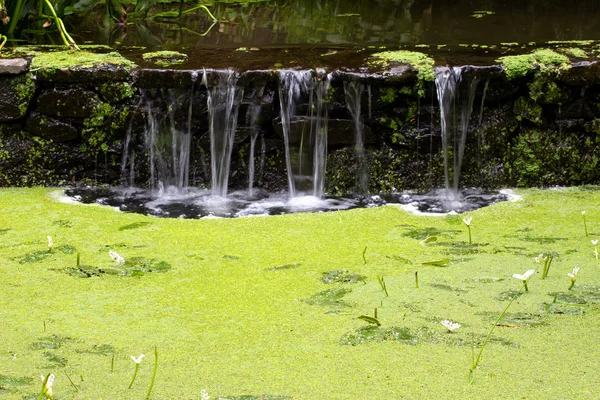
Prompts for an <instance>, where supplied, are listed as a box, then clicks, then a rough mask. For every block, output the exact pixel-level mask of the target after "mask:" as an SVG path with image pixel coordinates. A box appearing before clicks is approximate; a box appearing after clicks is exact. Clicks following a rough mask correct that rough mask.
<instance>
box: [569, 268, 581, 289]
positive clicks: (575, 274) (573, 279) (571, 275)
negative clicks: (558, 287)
mask: <svg viewBox="0 0 600 400" xmlns="http://www.w3.org/2000/svg"><path fill="white" fill-rule="evenodd" d="M578 272H579V267H575V268H573V272H569V273H568V274H567V276H568V277H569V278H570V279H571V286H569V290H571V289H573V286H575V281H576V280H577V273H578Z"/></svg>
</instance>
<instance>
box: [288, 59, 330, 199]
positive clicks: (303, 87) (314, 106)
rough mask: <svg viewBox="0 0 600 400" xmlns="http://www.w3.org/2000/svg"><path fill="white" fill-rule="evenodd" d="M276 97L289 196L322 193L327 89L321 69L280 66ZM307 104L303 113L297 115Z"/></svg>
mask: <svg viewBox="0 0 600 400" xmlns="http://www.w3.org/2000/svg"><path fill="white" fill-rule="evenodd" d="M279 73H280V85H279V99H280V104H281V124H282V129H283V138H284V144H285V159H286V169H287V176H288V186H289V193H290V197H295V196H296V195H298V194H309V195H312V196H315V197H321V196H322V195H323V191H324V188H325V167H326V158H327V93H328V90H329V85H330V82H331V76H330V75H326V74H325V73H324V71H317V74H316V75H315V74H314V73H313V71H293V70H282V71H280V72H279ZM300 106H306V112H305V113H304V115H298V113H299V110H300V108H301V107H300Z"/></svg>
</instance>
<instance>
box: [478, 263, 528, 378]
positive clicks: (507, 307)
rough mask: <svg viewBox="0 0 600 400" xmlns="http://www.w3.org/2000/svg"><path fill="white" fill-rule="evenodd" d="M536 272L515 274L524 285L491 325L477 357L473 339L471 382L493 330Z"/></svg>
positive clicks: (514, 276)
mask: <svg viewBox="0 0 600 400" xmlns="http://www.w3.org/2000/svg"><path fill="white" fill-rule="evenodd" d="M534 273H535V270H533V269H530V270H528V271H526V272H525V273H524V274H523V275H520V274H514V275H513V278H518V279H521V280H522V281H523V286H522V287H521V289H519V291H518V292H516V293H515V294H514V295H513V296H512V298H511V299H510V301H509V302H508V304H507V305H506V307H504V310H502V312H501V313H500V316H498V319H497V320H496V322H494V324H493V325H492V326H491V327H490V330H489V331H488V334H487V335H486V337H485V339H484V340H483V343H482V344H481V348H480V349H479V353H478V354H477V357H475V340H474V338H473V339H472V342H471V368H470V370H469V371H470V373H471V384H472V383H473V381H474V380H475V369H477V366H478V365H479V362H480V361H481V356H482V354H483V350H484V349H485V346H487V344H488V343H489V341H490V338H491V337H492V332H494V329H496V326H498V324H499V323H500V321H502V318H504V315H505V314H506V312H507V311H508V309H509V308H510V306H511V305H512V303H513V302H514V301H515V299H517V298H519V296H521V292H522V291H523V289H525V290H526V291H527V280H528V279H529V278H530V277H531V275H533V274H534Z"/></svg>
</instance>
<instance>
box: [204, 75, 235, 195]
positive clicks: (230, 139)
mask: <svg viewBox="0 0 600 400" xmlns="http://www.w3.org/2000/svg"><path fill="white" fill-rule="evenodd" d="M209 74H210V76H209ZM209 78H211V81H212V80H213V79H216V84H211V83H209V82H208V81H209ZM202 83H203V84H204V85H205V86H206V88H207V91H208V101H207V105H208V116H209V131H210V171H211V181H212V186H211V190H212V194H213V195H215V196H220V197H226V196H227V184H228V182H229V169H230V164H231V152H232V150H233V143H234V139H235V129H236V127H237V117H238V111H239V105H240V101H241V98H242V95H243V89H242V88H239V87H238V86H237V85H236V83H237V74H236V73H235V72H234V71H232V70H225V71H204V74H203V77H202Z"/></svg>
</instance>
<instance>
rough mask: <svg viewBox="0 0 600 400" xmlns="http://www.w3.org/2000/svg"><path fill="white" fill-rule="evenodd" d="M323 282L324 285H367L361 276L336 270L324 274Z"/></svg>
mask: <svg viewBox="0 0 600 400" xmlns="http://www.w3.org/2000/svg"><path fill="white" fill-rule="evenodd" d="M321 282H323V283H327V284H330V283H358V282H363V283H365V277H364V276H362V275H359V274H354V273H351V272H350V271H347V270H335V271H328V272H323V276H322V277H321Z"/></svg>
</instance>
